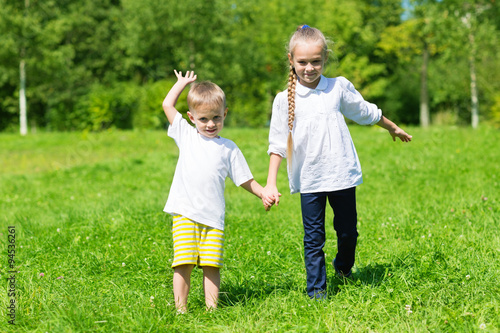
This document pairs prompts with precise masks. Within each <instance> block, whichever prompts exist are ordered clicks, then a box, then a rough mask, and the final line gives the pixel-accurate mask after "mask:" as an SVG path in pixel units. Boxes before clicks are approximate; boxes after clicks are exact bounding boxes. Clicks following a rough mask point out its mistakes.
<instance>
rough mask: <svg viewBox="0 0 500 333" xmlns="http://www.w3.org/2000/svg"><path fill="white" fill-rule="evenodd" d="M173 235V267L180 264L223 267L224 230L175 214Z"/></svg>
mask: <svg viewBox="0 0 500 333" xmlns="http://www.w3.org/2000/svg"><path fill="white" fill-rule="evenodd" d="M172 235H173V238H174V262H173V263H172V268H174V267H177V266H180V265H197V266H212V267H219V268H220V267H222V253H223V248H222V247H223V245H224V231H222V230H219V229H215V228H211V227H209V226H206V225H204V224H201V223H197V222H195V221H193V220H190V219H188V218H187V217H184V216H182V215H175V216H174V217H173V225H172Z"/></svg>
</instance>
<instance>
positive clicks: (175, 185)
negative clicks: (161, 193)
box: [163, 113, 253, 230]
mask: <svg viewBox="0 0 500 333" xmlns="http://www.w3.org/2000/svg"><path fill="white" fill-rule="evenodd" d="M168 136H170V137H171V138H173V139H174V140H175V143H176V144H177V146H178V147H179V160H178V161H177V166H176V168H175V174H174V179H173V181H172V186H171V187H170V192H169V195H168V200H167V203H166V205H165V208H164V209H163V211H164V212H166V213H169V214H172V215H176V214H179V215H183V216H185V217H187V218H189V219H191V220H193V221H196V222H198V223H202V224H205V225H207V226H209V227H212V228H216V229H220V230H224V214H225V201H224V189H225V180H226V177H229V178H231V180H232V181H233V182H234V184H235V185H236V186H240V185H241V184H243V183H245V182H247V181H249V180H250V179H253V176H252V173H251V172H250V168H249V167H248V164H247V162H246V160H245V157H244V156H243V154H242V152H241V151H240V149H239V148H238V146H236V144H235V143H234V142H233V141H231V140H229V139H225V138H222V137H217V138H207V137H204V136H203V135H201V134H199V133H198V131H197V130H196V128H195V127H193V126H191V125H190V124H189V123H188V122H187V121H186V120H185V119H184V118H182V115H181V114H180V113H177V115H176V116H175V119H174V122H173V123H172V124H171V125H170V126H169V128H168Z"/></svg>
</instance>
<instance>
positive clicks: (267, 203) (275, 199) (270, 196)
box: [262, 185, 281, 211]
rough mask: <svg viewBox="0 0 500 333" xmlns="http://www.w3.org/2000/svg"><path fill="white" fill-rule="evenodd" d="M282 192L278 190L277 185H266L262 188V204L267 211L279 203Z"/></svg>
mask: <svg viewBox="0 0 500 333" xmlns="http://www.w3.org/2000/svg"><path fill="white" fill-rule="evenodd" d="M280 196H281V193H279V192H278V188H277V187H276V186H269V185H266V187H264V189H263V190H262V204H263V205H264V207H265V209H266V211H269V210H270V209H271V207H272V206H273V205H274V204H276V206H278V205H279V202H280Z"/></svg>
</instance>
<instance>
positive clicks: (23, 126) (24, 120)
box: [19, 59, 28, 135]
mask: <svg viewBox="0 0 500 333" xmlns="http://www.w3.org/2000/svg"><path fill="white" fill-rule="evenodd" d="M19 81H20V87H19V132H20V133H21V135H26V134H28V117H27V112H26V69H25V62H24V59H21V62H20V63H19Z"/></svg>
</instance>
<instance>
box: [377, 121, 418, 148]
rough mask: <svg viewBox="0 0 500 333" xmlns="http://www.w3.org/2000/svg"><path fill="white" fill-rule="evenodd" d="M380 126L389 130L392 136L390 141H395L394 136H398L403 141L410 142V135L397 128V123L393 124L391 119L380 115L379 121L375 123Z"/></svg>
mask: <svg viewBox="0 0 500 333" xmlns="http://www.w3.org/2000/svg"><path fill="white" fill-rule="evenodd" d="M377 125H379V126H380V127H382V128H385V129H386V130H388V131H389V134H391V136H392V141H396V137H398V138H400V139H401V141H403V142H410V141H411V138H412V136H411V135H409V134H408V133H406V132H405V131H403V130H402V129H401V128H399V126H398V125H396V124H394V123H393V122H392V121H390V120H389V119H387V118H386V117H384V116H383V115H382V118H380V121H379V122H378V123H377Z"/></svg>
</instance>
